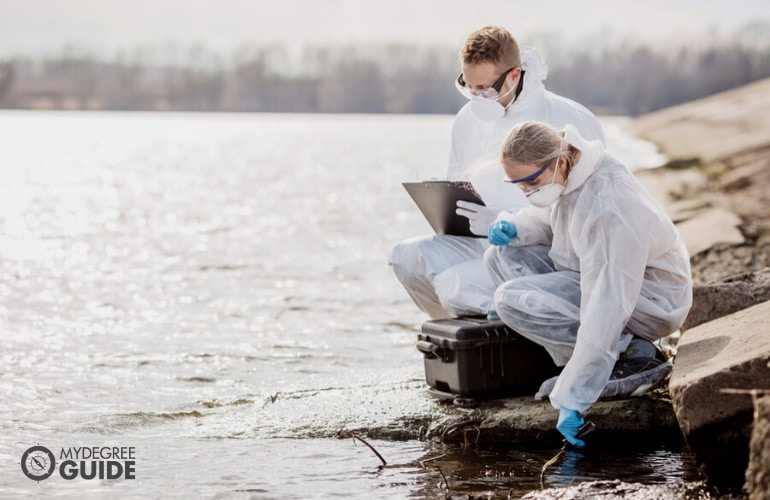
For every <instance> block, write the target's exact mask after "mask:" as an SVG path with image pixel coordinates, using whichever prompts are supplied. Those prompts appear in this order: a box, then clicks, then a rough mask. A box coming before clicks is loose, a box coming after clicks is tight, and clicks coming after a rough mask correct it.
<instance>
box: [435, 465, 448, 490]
mask: <svg viewBox="0 0 770 500" xmlns="http://www.w3.org/2000/svg"><path fill="white" fill-rule="evenodd" d="M436 469H437V470H438V473H439V474H441V477H442V478H443V479H444V486H445V487H446V493H445V495H444V496H445V497H446V498H449V481H447V480H446V476H445V475H444V471H442V470H441V467H439V466H438V465H437V466H436Z"/></svg>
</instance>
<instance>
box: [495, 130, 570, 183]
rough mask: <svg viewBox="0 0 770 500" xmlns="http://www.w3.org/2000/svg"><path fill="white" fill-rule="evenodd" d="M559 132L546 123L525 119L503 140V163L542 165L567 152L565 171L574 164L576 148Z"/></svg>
mask: <svg viewBox="0 0 770 500" xmlns="http://www.w3.org/2000/svg"><path fill="white" fill-rule="evenodd" d="M563 135H564V133H563V132H559V131H558V130H556V129H555V128H553V127H552V126H550V125H548V124H547V123H543V122H538V121H526V122H522V123H520V124H518V125H516V126H515V127H514V128H513V129H512V130H511V131H510V132H509V133H508V135H507V136H506V138H505V141H504V142H503V150H502V158H501V160H502V162H503V163H526V164H532V165H544V164H546V163H548V162H550V161H552V160H554V159H556V158H557V157H558V156H559V155H560V154H563V153H566V154H567V172H569V171H570V170H572V167H573V165H574V164H575V158H576V154H577V153H578V150H577V149H576V148H575V147H573V146H571V145H568V144H567V142H566V141H565V140H564V137H563Z"/></svg>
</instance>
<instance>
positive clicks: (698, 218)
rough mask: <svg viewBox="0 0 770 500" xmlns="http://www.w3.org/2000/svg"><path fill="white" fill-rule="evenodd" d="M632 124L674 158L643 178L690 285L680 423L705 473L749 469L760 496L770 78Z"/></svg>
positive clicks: (769, 357)
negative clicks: (678, 242)
mask: <svg viewBox="0 0 770 500" xmlns="http://www.w3.org/2000/svg"><path fill="white" fill-rule="evenodd" d="M634 131H635V132H636V134H638V135H640V136H641V137H643V138H646V139H648V140H651V141H653V142H655V143H656V144H658V145H659V147H660V148H661V150H662V151H663V152H664V153H665V154H667V155H668V157H669V159H670V162H669V164H668V165H667V166H665V167H663V168H661V169H656V170H654V171H653V170H651V171H645V172H640V173H639V178H640V179H641V180H642V181H643V182H644V183H645V184H646V185H647V186H648V188H649V189H650V190H651V191H652V192H653V193H654V194H655V195H656V196H657V197H658V198H659V199H660V200H661V201H662V202H663V203H664V204H665V205H666V207H667V209H668V211H669V213H670V215H671V217H672V219H673V220H674V221H675V222H676V223H677V226H678V228H679V231H680V233H681V234H682V236H683V238H684V240H685V243H686V244H687V247H688V249H689V251H690V256H691V263H692V273H693V280H694V283H695V285H696V287H695V290H694V293H693V308H692V310H691V312H690V314H689V316H688V318H687V322H686V323H685V325H684V327H683V328H682V332H683V333H682V337H681V341H680V342H679V345H678V349H677V355H676V358H675V360H674V372H673V373H672V376H671V381H670V384H669V390H670V393H671V396H672V401H673V407H674V410H675V413H676V415H677V420H678V422H679V426H680V428H681V430H682V433H683V435H684V437H685V439H686V440H687V442H688V444H689V445H690V447H691V449H692V450H693V452H694V453H695V455H696V460H697V462H698V465H699V468H700V470H701V471H702V472H703V474H704V475H705V476H706V477H707V478H708V479H709V480H710V481H712V482H714V483H717V484H728V485H732V486H735V485H737V484H741V483H743V481H744V479H745V480H746V487H745V491H746V492H747V493H749V495H750V497H751V498H767V497H768V495H770V493H769V492H768V491H769V490H768V477H770V471H769V469H770V445H769V443H768V441H767V432H766V430H765V429H767V426H768V423H767V418H768V417H767V412H766V406H763V405H760V403H759V401H761V399H758V395H761V394H765V393H767V392H770V333H768V329H767V326H766V322H767V318H768V317H770V209H768V207H770V79H766V80H762V81H759V82H755V83H753V84H751V85H747V86H744V87H741V88H738V89H734V90H731V91H728V92H724V93H721V94H717V95H714V96H711V97H709V98H706V99H702V100H700V101H695V102H691V103H688V104H685V105H681V106H676V107H673V108H670V109H666V110H662V111H659V112H656V113H652V114H650V115H647V116H643V117H641V118H639V119H637V120H636V121H635V123H634ZM764 404H765V405H766V403H764ZM752 429H753V430H755V431H756V432H754V435H753V436H752ZM750 443H751V445H750ZM750 446H751V460H749V448H750ZM747 467H748V468H747Z"/></svg>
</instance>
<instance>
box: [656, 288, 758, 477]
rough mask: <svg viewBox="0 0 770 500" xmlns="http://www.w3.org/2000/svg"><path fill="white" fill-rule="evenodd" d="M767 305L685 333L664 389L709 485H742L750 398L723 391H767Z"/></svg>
mask: <svg viewBox="0 0 770 500" xmlns="http://www.w3.org/2000/svg"><path fill="white" fill-rule="evenodd" d="M769 317H770V302H764V303H762V304H758V305H755V306H753V307H751V308H749V309H745V310H743V311H739V312H737V313H734V314H731V315H729V316H725V317H723V318H720V319H718V320H715V321H711V322H709V323H704V324H702V325H700V326H698V327H696V328H693V329H691V330H688V331H686V332H685V333H684V334H683V335H682V339H681V341H680V343H679V350H678V353H677V357H676V360H675V362H674V370H673V372H672V375H671V382H670V383H669V392H670V393H671V398H672V402H673V405H674V411H675V413H676V418H677V421H678V422H679V427H680V428H681V429H682V432H683V434H684V436H685V439H686V440H687V442H688V443H689V445H690V448H691V449H692V451H693V452H694V454H695V458H696V461H697V463H698V465H699V468H700V470H701V471H702V472H703V473H704V474H705V475H706V476H707V477H708V478H709V480H710V481H711V482H713V483H714V484H722V485H729V486H736V485H741V484H743V482H744V477H745V471H746V466H747V465H748V449H749V448H748V445H749V436H750V433H751V424H752V421H753V411H754V408H753V405H752V401H751V397H750V396H748V395H746V394H736V393H730V392H728V391H725V390H729V389H739V390H750V389H767V388H770V366H768V362H769V361H770V335H768V329H767V319H768V318H769Z"/></svg>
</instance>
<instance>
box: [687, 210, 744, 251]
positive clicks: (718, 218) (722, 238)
mask: <svg viewBox="0 0 770 500" xmlns="http://www.w3.org/2000/svg"><path fill="white" fill-rule="evenodd" d="M740 224H741V219H740V217H738V216H737V215H735V214H734V213H732V212H730V211H729V210H725V209H723V208H712V209H709V210H705V211H703V212H701V213H699V214H698V215H696V216H695V217H693V218H692V219H689V220H686V221H684V222H682V223H681V224H679V225H678V226H677V228H678V229H679V233H680V234H681V235H682V238H683V239H684V242H685V244H686V245H687V250H688V251H689V252H690V256H693V255H697V254H698V253H700V252H703V251H705V250H708V249H709V248H711V247H713V246H714V245H716V244H717V243H726V244H728V245H740V244H742V243H744V242H745V241H746V239H745V238H744V237H743V233H741V230H740V229H739V228H738V226H739V225H740Z"/></svg>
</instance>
